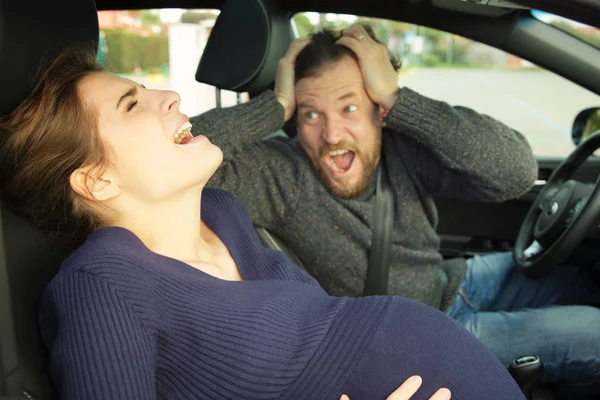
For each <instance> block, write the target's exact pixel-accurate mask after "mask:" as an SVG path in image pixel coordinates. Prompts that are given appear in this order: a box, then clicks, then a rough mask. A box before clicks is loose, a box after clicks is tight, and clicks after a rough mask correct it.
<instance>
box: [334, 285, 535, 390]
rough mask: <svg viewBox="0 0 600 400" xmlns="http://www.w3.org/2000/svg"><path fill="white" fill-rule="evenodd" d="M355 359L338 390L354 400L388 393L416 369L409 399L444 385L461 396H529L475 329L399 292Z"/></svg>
mask: <svg viewBox="0 0 600 400" xmlns="http://www.w3.org/2000/svg"><path fill="white" fill-rule="evenodd" d="M356 300H358V301H360V299H356ZM356 362H357V364H356V367H355V369H354V370H353V371H352V373H351V374H350V375H349V377H348V379H347V381H346V383H345V384H344V387H343V390H342V391H341V392H340V393H346V394H348V395H349V396H350V398H351V399H352V400H377V399H385V398H386V397H387V396H388V395H389V394H390V393H391V392H392V391H393V390H394V389H396V388H397V387H398V386H399V385H400V384H401V383H402V382H403V381H404V380H406V379H407V378H408V377H410V376H412V375H420V376H421V377H422V378H423V385H422V386H421V389H420V390H419V391H418V393H417V395H415V396H414V397H413V398H412V399H411V400H427V399H429V397H430V396H431V395H433V393H435V391H436V390H437V389H439V388H441V387H446V388H448V389H450V391H451V392H452V398H453V399H459V400H496V399H498V400H513V399H514V400H524V399H525V397H524V396H523V394H522V392H521V390H520V389H519V387H518V386H517V384H516V383H515V382H514V380H513V379H512V377H511V376H510V375H509V373H508V371H507V370H506V368H505V367H504V366H503V365H502V364H501V363H500V362H499V361H498V360H497V359H496V358H495V357H494V356H493V355H492V354H491V353H490V352H488V351H487V349H486V348H485V347H484V346H483V345H482V344H481V343H480V342H479V341H478V340H477V339H476V338H475V337H474V336H473V335H472V334H471V333H469V332H468V331H467V330H465V329H464V328H463V327H461V326H460V325H459V324H457V323H456V322H454V321H453V320H451V319H450V318H449V317H447V316H446V315H445V314H443V313H441V312H439V311H438V310H435V309H433V308H431V307H428V306H425V305H423V304H420V303H417V302H414V301H410V300H406V299H403V298H400V297H397V298H394V299H393V301H392V303H391V304H390V307H389V309H388V313H387V314H386V316H385V318H384V320H383V321H382V323H381V325H380V326H379V329H378V330H377V333H376V334H375V336H374V337H373V340H372V341H371V343H370V345H369V347H368V348H367V350H366V351H365V353H364V354H363V356H362V357H361V359H360V360H357V361H356ZM338 398H339V397H338Z"/></svg>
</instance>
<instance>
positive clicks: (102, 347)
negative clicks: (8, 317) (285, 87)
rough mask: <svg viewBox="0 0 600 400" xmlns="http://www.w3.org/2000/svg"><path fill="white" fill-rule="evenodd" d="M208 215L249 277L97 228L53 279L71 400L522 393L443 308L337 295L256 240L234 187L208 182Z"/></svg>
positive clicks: (51, 336) (46, 321) (49, 323)
mask: <svg viewBox="0 0 600 400" xmlns="http://www.w3.org/2000/svg"><path fill="white" fill-rule="evenodd" d="M202 219H203V220H204V222H205V223H206V224H207V225H208V226H209V227H210V229H211V230H213V231H214V232H215V234H217V235H218V236H219V237H220V238H221V240H222V241H223V242H224V243H225V245H226V246H227V247H228V249H229V251H230V253H231V255H232V257H233V258H234V260H235V262H236V263H237V266H238V268H239V271H240V273H241V275H242V277H243V278H244V280H243V281H224V280H220V279H218V278H215V277H213V276H211V275H208V274H206V273H203V272H202V271H200V270H198V269H196V268H193V267H191V266H189V265H187V264H185V263H182V262H180V261H178V260H175V259H172V258H169V257H165V256H161V255H159V254H156V253H154V252H152V251H151V250H149V249H148V248H147V247H146V246H145V245H144V244H143V243H142V242H141V241H140V240H139V238H138V237H136V236H135V235H134V234H133V233H132V232H130V231H128V230H126V229H123V228H118V227H109V228H103V229H100V230H98V231H96V232H95V233H94V234H93V235H91V237H90V238H89V239H88V240H87V242H86V243H85V244H84V245H83V246H82V247H81V248H79V249H78V250H77V251H75V252H74V253H73V254H72V255H71V256H70V257H69V258H68V259H67V260H66V261H65V262H64V264H63V265H62V267H61V269H60V271H59V273H58V275H57V276H56V277H55V278H54V279H53V280H52V282H51V283H50V285H49V286H48V287H47V289H46V291H45V293H44V296H43V299H42V305H41V313H40V322H41V327H42V332H43V336H44V340H45V342H46V345H47V346H48V349H49V351H50V363H51V365H50V367H51V373H52V376H53V379H54V381H55V383H56V385H57V387H58V390H59V392H60V395H61V398H62V399H77V400H81V399H85V400H88V399H89V400H92V399H102V400H118V399H128V400H131V399H143V400H147V399H311V400H312V399H331V400H333V399H338V398H339V397H340V395H341V394H342V393H347V394H348V395H349V396H350V397H351V399H352V400H361V399H369V400H370V399H384V398H385V397H386V396H387V395H388V394H389V393H390V392H391V391H392V390H393V389H395V388H396V387H397V386H398V385H399V384H400V383H401V382H402V381H404V380H405V379H406V378H407V377H409V376H411V375H413V374H420V375H421V376H422V377H423V380H424V386H423V389H422V390H421V391H420V392H419V393H420V394H419V396H415V399H425V398H428V397H429V396H430V395H431V394H432V393H433V392H434V391H435V390H436V389H437V388H439V387H448V388H449V389H450V390H451V391H452V392H453V398H454V399H461V400H469V399H473V400H482V399H502V400H509V399H523V397H522V395H521V394H520V391H519V389H518V388H517V386H516V385H515V383H514V382H513V381H512V379H511V378H510V376H509V375H508V373H507V372H506V370H505V369H504V367H503V366H502V365H501V364H500V363H499V362H498V361H497V360H496V359H495V358H494V357H493V356H492V355H491V354H490V353H488V352H487V351H486V350H485V349H484V347H483V346H482V345H481V344H479V342H478V341H477V340H476V339H475V338H474V337H473V336H471V334H469V333H468V332H467V331H466V330H464V329H463V328H462V327H460V326H459V325H458V324H456V323H455V322H453V321H452V320H450V319H449V318H448V317H447V316H445V315H444V314H443V313H441V312H439V311H437V310H435V309H433V308H429V307H427V306H424V305H422V304H420V303H416V302H413V301H411V300H406V299H403V298H400V297H368V298H338V297H330V296H328V295H327V294H326V292H325V291H324V290H323V289H322V288H320V287H319V285H318V284H317V283H316V281H315V280H314V279H313V278H311V277H310V276H309V275H308V274H306V273H305V272H304V271H303V270H301V269H300V268H298V267H297V266H295V265H294V264H292V263H291V262H290V261H289V260H288V259H287V258H286V257H285V256H284V255H283V254H282V253H280V252H276V251H271V250H268V249H265V248H263V247H262V246H261V245H260V242H259V240H258V238H257V237H256V235H255V233H254V229H253V227H252V223H251V221H250V218H249V216H248V215H247V214H246V212H245V211H244V209H243V207H242V206H241V204H240V203H239V202H238V201H237V200H236V199H235V198H234V197H233V196H232V195H231V194H228V193H226V192H223V191H219V190H216V189H205V191H204V194H203V198H202Z"/></svg>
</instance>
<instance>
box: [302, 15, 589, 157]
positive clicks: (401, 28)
mask: <svg viewBox="0 0 600 400" xmlns="http://www.w3.org/2000/svg"><path fill="white" fill-rule="evenodd" d="M356 22H361V23H367V24H369V25H370V26H371V27H373V29H374V31H375V33H376V34H377V35H378V37H379V38H380V39H381V40H382V41H383V42H384V43H385V44H386V45H387V47H388V49H389V50H390V51H392V52H393V53H395V54H396V55H398V56H399V57H400V59H401V60H402V63H403V66H402V68H401V70H400V72H399V76H398V81H399V84H400V85H401V86H407V87H410V88H411V89H414V90H416V91H418V92H419V93H421V94H423V95H426V96H428V97H431V98H434V99H437V100H441V101H446V102H448V103H450V104H452V105H461V106H466V107H469V108H473V109H475V110H477V111H479V112H481V113H485V114H488V115H490V116H492V117H494V118H496V119H498V120H500V121H502V122H504V123H505V124H507V125H509V126H511V127H512V128H514V129H516V130H518V131H519V132H521V133H523V134H524V135H525V136H526V137H527V139H528V141H529V143H530V144H531V146H532V148H533V151H534V153H535V155H536V156H550V157H555V156H559V157H563V156H566V155H568V154H570V152H571V151H572V150H573V149H574V147H575V146H574V144H573V142H572V141H571V127H572V124H573V121H574V119H575V117H576V116H577V114H578V113H579V112H580V111H582V110H583V109H585V108H588V107H597V106H600V96H598V95H596V94H594V93H592V92H590V91H588V90H587V89H584V88H582V87H580V86H578V85H576V84H574V83H572V82H570V81H568V80H566V79H564V78H562V77H560V76H558V75H556V74H554V73H551V72H549V71H546V70H544V69H542V68H540V67H538V66H536V65H533V64H532V63H530V62H527V61H526V60H524V59H521V58H519V57H516V56H513V55H511V54H508V53H506V52H503V51H500V50H498V49H495V48H492V47H490V46H487V45H484V44H481V43H478V42H475V41H472V40H469V39H466V38H463V37H461V36H457V35H453V34H450V33H447V32H442V31H438V30H435V29H431V28H427V27H423V26H417V25H412V24H406V23H401V22H396V21H389V20H383V19H375V18H363V17H356V16H351V15H339V14H317V13H299V14H296V15H295V16H294V17H293V25H294V28H295V30H296V34H297V35H298V36H305V35H308V34H310V33H311V32H314V31H315V30H317V29H319V27H322V26H327V27H332V28H334V29H340V28H344V27H346V26H349V25H351V24H353V23H356ZM574 29H576V28H574Z"/></svg>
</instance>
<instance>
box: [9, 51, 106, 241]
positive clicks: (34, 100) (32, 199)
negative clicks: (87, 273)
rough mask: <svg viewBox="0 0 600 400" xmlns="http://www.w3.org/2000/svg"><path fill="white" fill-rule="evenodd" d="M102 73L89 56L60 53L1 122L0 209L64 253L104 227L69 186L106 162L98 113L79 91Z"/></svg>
mask: <svg viewBox="0 0 600 400" xmlns="http://www.w3.org/2000/svg"><path fill="white" fill-rule="evenodd" d="M100 71H102V67H101V66H100V65H99V64H98V62H97V60H96V54H95V52H94V51H93V50H91V49H89V48H82V47H79V48H71V49H68V50H63V51H62V52H60V53H59V54H58V55H57V56H55V57H51V58H49V59H48V61H46V62H45V63H44V65H43V66H42V67H41V68H40V70H39V72H38V74H37V77H36V80H35V84H34V88H33V90H32V91H31V93H30V94H29V96H28V97H27V98H26V99H25V100H24V101H23V102H22V103H21V104H20V105H19V106H18V107H17V108H16V109H15V110H13V111H12V112H11V113H10V114H9V115H7V116H2V117H0V136H1V137H0V204H2V205H3V206H5V207H8V209H10V210H12V211H13V212H15V213H16V214H17V215H19V216H21V217H23V218H25V219H27V220H29V221H30V222H32V223H33V224H34V225H35V226H36V227H38V228H40V229H41V230H42V231H44V232H45V233H47V234H48V235H50V236H51V237H53V238H55V239H59V240H60V242H61V243H62V244H63V245H65V246H66V247H68V248H69V249H71V248H74V247H76V246H78V245H79V244H81V243H82V242H83V240H85V238H86V237H87V236H88V235H89V234H90V233H91V232H92V231H93V230H94V229H96V228H98V227H99V226H100V224H101V221H100V219H99V217H98V216H97V215H96V214H95V213H94V212H93V211H92V210H91V208H90V207H87V206H86V205H85V204H84V203H83V201H82V200H81V199H80V198H78V197H77V195H76V194H75V193H74V192H73V190H72V189H71V185H70V176H71V174H72V172H73V171H75V170H76V169H78V168H80V167H82V166H84V165H85V166H88V165H90V166H97V167H99V168H102V166H103V165H105V164H106V160H107V158H106V148H105V146H104V145H103V143H102V142H101V140H100V137H99V135H98V132H97V115H96V113H95V111H94V110H93V109H91V107H89V106H87V105H86V104H85V102H84V100H83V98H82V96H81V94H80V92H79V90H78V87H79V83H80V82H81V80H82V79H83V78H84V77H86V76H87V75H89V74H91V73H93V72H100Z"/></svg>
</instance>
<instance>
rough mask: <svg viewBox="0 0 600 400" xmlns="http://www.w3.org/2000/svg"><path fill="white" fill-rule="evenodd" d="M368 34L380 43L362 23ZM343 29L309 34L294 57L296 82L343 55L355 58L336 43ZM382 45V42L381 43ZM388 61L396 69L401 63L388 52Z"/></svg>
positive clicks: (315, 72) (369, 28) (319, 70)
mask: <svg viewBox="0 0 600 400" xmlns="http://www.w3.org/2000/svg"><path fill="white" fill-rule="evenodd" d="M362 26H363V27H364V28H365V30H366V31H367V33H368V34H369V36H371V38H372V39H373V40H375V41H376V42H377V43H381V42H380V41H379V40H378V39H377V38H376V37H375V33H374V32H373V29H372V28H371V27H370V26H368V25H362ZM342 32H343V31H333V30H331V29H323V30H321V31H319V32H317V33H314V34H312V35H311V42H310V43H309V44H308V45H307V46H306V47H305V48H304V49H303V50H302V51H301V52H300V54H298V57H296V68H295V70H296V82H298V81H299V80H300V79H303V78H307V77H311V76H315V75H318V74H319V73H320V72H321V71H322V69H323V67H325V66H327V65H329V64H334V63H336V62H338V61H340V60H341V59H342V58H343V57H344V56H350V57H352V58H354V59H355V60H357V58H356V55H355V54H354V52H353V51H352V50H350V49H349V48H347V47H346V46H342V45H339V44H336V41H337V40H338V39H339V38H340V37H342ZM381 44H382V45H383V43H381ZM390 62H391V63H392V65H393V66H394V69H395V70H396V71H397V70H399V69H400V66H401V63H400V61H399V59H398V58H397V57H395V56H392V55H391V54H390Z"/></svg>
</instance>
